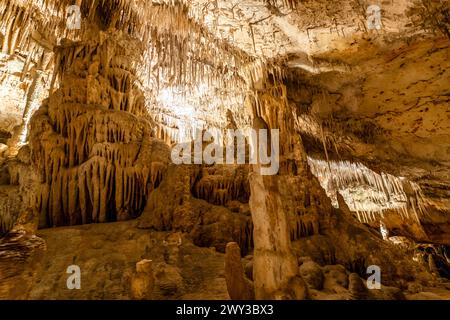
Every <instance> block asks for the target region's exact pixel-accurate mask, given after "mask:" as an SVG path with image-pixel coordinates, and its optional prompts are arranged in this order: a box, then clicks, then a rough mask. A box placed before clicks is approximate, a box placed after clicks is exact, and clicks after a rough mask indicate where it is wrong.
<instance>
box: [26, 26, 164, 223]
mask: <svg viewBox="0 0 450 320" xmlns="http://www.w3.org/2000/svg"><path fill="white" fill-rule="evenodd" d="M134 56H136V55H133V54H132V53H131V52H130V49H129V48H127V47H125V46H123V45H122V44H121V42H120V39H117V38H115V39H112V36H110V35H106V34H100V39H93V40H92V41H87V42H86V43H78V42H74V43H66V44H64V45H62V46H61V47H59V48H57V53H56V57H57V65H58V66H59V67H58V69H57V70H56V72H57V75H59V81H60V87H59V89H58V90H56V91H55V92H54V93H52V94H51V96H50V98H49V99H48V101H46V103H45V104H44V105H43V106H42V107H41V108H40V109H39V111H38V112H36V114H35V115H34V117H33V119H32V122H31V130H30V133H31V139H30V140H31V147H32V151H33V161H34V162H35V164H36V165H37V168H38V171H39V172H40V177H39V183H40V188H38V189H39V191H40V192H39V194H38V195H37V206H38V208H39V210H40V212H41V215H40V226H41V227H48V226H61V225H74V224H84V223H91V222H107V221H116V220H126V219H130V218H133V217H136V216H139V215H140V213H141V212H142V210H143V208H144V207H145V204H146V200H147V197H148V195H149V193H150V192H151V191H152V190H154V189H155V187H157V186H158V185H159V183H160V181H161V179H162V176H163V174H164V171H165V166H166V164H167V162H168V161H169V157H168V155H169V148H168V146H166V145H164V144H163V143H162V142H160V141H158V140H157V139H154V138H152V127H151V124H150V122H149V121H148V120H146V116H145V115H146V109H145V104H144V97H143V93H142V90H141V88H140V86H139V82H138V80H137V78H136V77H135V76H134V70H133V66H132V61H133V60H132V59H131V60H130V57H134Z"/></svg>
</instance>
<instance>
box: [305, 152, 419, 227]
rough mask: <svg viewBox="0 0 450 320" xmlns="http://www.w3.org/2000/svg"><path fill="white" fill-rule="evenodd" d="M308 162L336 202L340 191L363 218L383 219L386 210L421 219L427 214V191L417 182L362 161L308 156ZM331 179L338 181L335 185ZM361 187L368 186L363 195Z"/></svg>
mask: <svg viewBox="0 0 450 320" xmlns="http://www.w3.org/2000/svg"><path fill="white" fill-rule="evenodd" d="M308 163H309V166H310V167H311V170H312V172H313V174H314V175H315V176H317V178H318V179H319V181H320V183H321V185H322V186H323V188H324V189H325V190H326V191H327V194H328V196H329V197H330V198H331V199H332V201H333V202H334V204H335V205H336V203H337V200H336V193H335V192H337V191H338V192H340V193H341V194H342V195H343V196H344V199H345V200H346V202H347V204H348V206H349V208H350V210H352V211H354V212H357V215H356V216H357V217H358V219H359V220H360V221H361V222H364V223H370V222H373V221H376V220H379V219H380V215H381V214H382V213H383V212H384V211H386V210H394V211H396V212H398V214H399V215H400V216H401V217H402V218H403V219H405V220H408V219H414V220H416V221H420V217H421V216H424V215H426V214H427V213H426V209H425V206H426V202H425V198H424V196H423V193H422V191H421V189H420V187H419V186H418V185H417V184H416V183H414V182H411V181H408V180H406V179H404V178H398V177H395V176H393V175H390V174H386V173H381V174H378V173H376V172H374V171H372V170H370V169H369V168H367V167H365V166H364V165H362V164H360V163H351V162H348V161H343V162H342V161H341V162H330V163H328V162H326V161H322V160H315V159H312V158H308ZM330 182H331V183H332V184H331V185H334V187H333V188H332V189H331V188H330ZM359 189H361V190H364V197H362V198H361V197H360V196H358V194H357V190H359ZM407 189H408V190H409V191H407Z"/></svg>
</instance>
